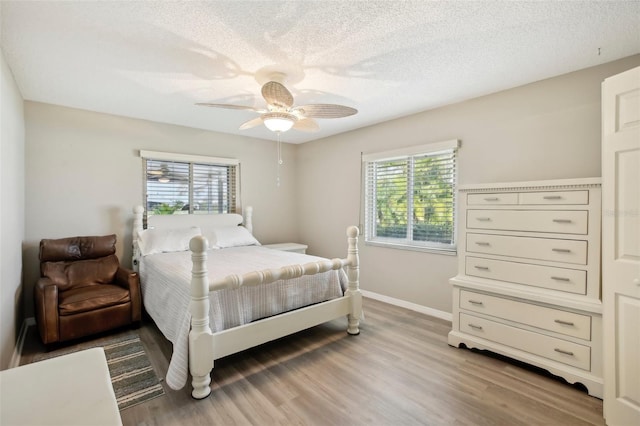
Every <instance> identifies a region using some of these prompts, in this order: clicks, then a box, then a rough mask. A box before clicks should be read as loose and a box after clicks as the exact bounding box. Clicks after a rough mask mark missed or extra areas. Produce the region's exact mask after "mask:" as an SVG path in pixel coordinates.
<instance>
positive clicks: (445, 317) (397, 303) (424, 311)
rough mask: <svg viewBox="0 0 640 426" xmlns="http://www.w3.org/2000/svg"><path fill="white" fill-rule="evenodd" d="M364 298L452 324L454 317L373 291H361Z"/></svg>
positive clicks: (447, 313)
mask: <svg viewBox="0 0 640 426" xmlns="http://www.w3.org/2000/svg"><path fill="white" fill-rule="evenodd" d="M360 291H361V292H362V295H363V296H364V297H368V298H370V299H375V300H379V301H380V302H385V303H388V304H390V305H395V306H400V307H401V308H406V309H409V310H411V311H416V312H420V313H421V314H425V315H429V316H431V317H435V318H439V319H442V320H445V321H449V322H451V320H452V319H453V316H452V315H451V313H449V312H445V311H439V310H438V309H433V308H429V307H427V306H422V305H418V304H417V303H411V302H407V301H406V300H401V299H396V298H394V297H389V296H385V295H383V294H378V293H374V292H372V291H367V290H360Z"/></svg>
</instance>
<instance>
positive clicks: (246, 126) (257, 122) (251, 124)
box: [240, 117, 262, 130]
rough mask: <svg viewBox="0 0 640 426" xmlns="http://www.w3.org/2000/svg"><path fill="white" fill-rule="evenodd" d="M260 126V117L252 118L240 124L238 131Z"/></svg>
mask: <svg viewBox="0 0 640 426" xmlns="http://www.w3.org/2000/svg"><path fill="white" fill-rule="evenodd" d="M261 124H262V117H258V118H252V119H251V120H249V121H246V122H244V123H242V125H241V126H240V130H246V129H250V128H252V127H256V126H259V125H261Z"/></svg>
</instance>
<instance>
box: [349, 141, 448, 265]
mask: <svg viewBox="0 0 640 426" xmlns="http://www.w3.org/2000/svg"><path fill="white" fill-rule="evenodd" d="M459 148H460V141H459V140H457V139H452V140H446V141H441V142H435V143H430V144H423V145H416V146H410V147H405V148H399V149H394V150H389V151H383V152H375V153H369V154H363V155H362V180H363V194H362V198H361V200H362V203H363V205H364V212H363V217H362V220H363V224H364V226H363V228H364V241H365V244H366V245H370V246H379V247H388V248H394V249H400V250H411V251H423V252H430V253H437V254H445V255H457V233H458V224H457V222H458V218H457V204H458V200H457V185H458V161H457V160H458V149H459ZM450 152H452V153H453V165H454V171H453V182H452V197H453V199H452V204H453V205H452V209H453V213H452V214H453V218H452V224H453V234H452V239H453V242H452V244H442V243H436V242H427V241H416V240H413V239H412V238H409V234H410V233H411V232H412V231H410V230H412V229H413V217H412V216H413V215H412V214H411V212H412V210H413V191H409V190H407V194H406V196H407V204H408V205H409V203H411V207H410V208H409V207H407V218H406V220H407V225H406V226H407V234H408V235H407V237H406V238H394V237H378V236H376V235H375V229H376V223H377V221H376V218H375V214H376V211H377V210H376V208H375V207H373V206H372V204H376V202H375V199H374V200H370V195H371V194H372V193H375V190H374V189H372V188H371V187H370V186H371V184H372V183H373V177H372V178H371V179H370V176H369V173H370V172H369V165H370V164H371V163H376V162H385V161H392V160H408V164H409V167H408V171H407V189H409V188H413V179H414V178H415V176H414V174H413V170H412V171H411V172H409V169H411V165H412V164H413V159H414V158H415V157H420V156H436V155H438V154H443V153H450Z"/></svg>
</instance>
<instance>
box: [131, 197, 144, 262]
mask: <svg viewBox="0 0 640 426" xmlns="http://www.w3.org/2000/svg"><path fill="white" fill-rule="evenodd" d="M143 214H144V207H142V206H135V207H134V208H133V235H132V238H133V251H132V259H131V266H132V267H133V270H134V271H136V272H139V271H138V267H139V263H140V247H138V232H141V231H143V230H144V229H143V227H142V215H143Z"/></svg>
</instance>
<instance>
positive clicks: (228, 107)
mask: <svg viewBox="0 0 640 426" xmlns="http://www.w3.org/2000/svg"><path fill="white" fill-rule="evenodd" d="M196 105H198V106H207V107H212V108H226V109H241V110H246V111H254V112H262V110H259V109H257V108H254V107H250V106H244V105H232V104H210V103H208V102H198V103H197V104H196Z"/></svg>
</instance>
